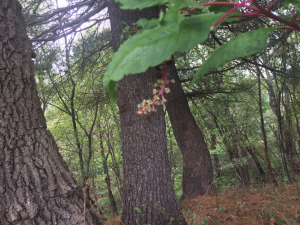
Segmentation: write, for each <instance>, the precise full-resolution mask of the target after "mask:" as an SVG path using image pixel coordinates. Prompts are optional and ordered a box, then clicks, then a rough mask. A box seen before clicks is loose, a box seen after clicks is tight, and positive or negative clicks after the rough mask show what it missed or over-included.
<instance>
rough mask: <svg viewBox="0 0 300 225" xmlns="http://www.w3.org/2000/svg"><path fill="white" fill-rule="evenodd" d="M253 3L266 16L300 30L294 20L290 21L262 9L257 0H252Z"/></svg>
mask: <svg viewBox="0 0 300 225" xmlns="http://www.w3.org/2000/svg"><path fill="white" fill-rule="evenodd" d="M253 4H254V5H255V6H256V7H257V8H258V9H259V10H260V12H261V13H263V14H265V15H266V16H267V17H269V18H272V19H274V20H277V21H279V22H281V23H284V24H285V25H288V26H290V27H293V28H295V29H296V30H300V29H299V25H298V24H296V23H294V22H292V21H290V20H287V19H284V18H282V17H280V16H276V15H275V14H273V13H272V12H270V11H268V10H266V9H264V8H263V7H261V6H260V5H259V3H258V2H257V0H253Z"/></svg>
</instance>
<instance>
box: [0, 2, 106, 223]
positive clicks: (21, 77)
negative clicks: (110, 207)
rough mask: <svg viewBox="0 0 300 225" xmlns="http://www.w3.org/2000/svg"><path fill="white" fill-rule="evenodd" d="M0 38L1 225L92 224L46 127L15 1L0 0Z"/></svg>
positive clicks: (17, 4) (27, 46) (20, 15)
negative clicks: (84, 214) (84, 213)
mask: <svg viewBox="0 0 300 225" xmlns="http://www.w3.org/2000/svg"><path fill="white" fill-rule="evenodd" d="M0 41H1V42H0V53H1V54H0V151H1V152H0V215H1V216H0V224H1V225H8V224H28V225H29V224H39V225H42V224H62V225H63V224H64V225H65V224H70V225H74V224H84V220H85V222H86V224H93V218H92V216H91V213H92V211H89V212H87V213H86V218H85V219H84V216H83V205H84V204H83V200H82V198H80V197H79V196H80V193H81V191H80V192H79V191H78V189H77V185H76V183H75V181H74V179H73V178H72V177H71V175H70V173H69V171H68V169H67V165H66V164H65V162H64V161H63V159H62V157H61V155H60V154H59V152H58V148H57V145H56V143H55V141H54V139H53V137H52V135H51V134H50V132H49V131H47V129H46V121H45V118H44V115H43V111H42V109H41V106H40V101H39V98H38V94H37V86H36V83H35V78H34V74H33V63H32V61H31V57H30V55H31V46H30V41H29V39H28V37H27V34H26V31H25V27H24V21H23V18H22V12H21V5H20V4H19V3H18V1H17V0H2V1H0ZM94 218H95V219H97V217H94ZM97 224H101V221H100V219H97Z"/></svg>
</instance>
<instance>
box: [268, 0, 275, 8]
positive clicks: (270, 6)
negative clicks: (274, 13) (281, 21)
mask: <svg viewBox="0 0 300 225" xmlns="http://www.w3.org/2000/svg"><path fill="white" fill-rule="evenodd" d="M276 2H277V0H275V1H274V2H272V3H271V4H270V5H269V6H267V8H268V10H271V8H272V6H273V5H274V4H275V3H276Z"/></svg>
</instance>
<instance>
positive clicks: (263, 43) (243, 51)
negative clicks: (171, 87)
mask: <svg viewBox="0 0 300 225" xmlns="http://www.w3.org/2000/svg"><path fill="white" fill-rule="evenodd" d="M280 28H282V27H268V28H260V29H257V30H253V31H249V32H247V33H244V34H242V35H240V36H238V37H236V38H233V39H231V40H230V41H229V42H227V43H226V44H224V45H222V46H220V47H218V48H217V49H216V50H214V51H213V52H212V53H211V54H210V55H209V57H208V58H207V60H206V61H204V62H203V64H202V66H201V68H200V69H198V71H197V73H196V75H195V76H194V78H193V80H192V82H191V84H194V83H196V82H197V81H198V80H199V79H200V78H201V77H202V76H203V75H204V74H205V73H206V72H207V71H208V70H209V69H211V68H217V67H219V66H221V65H223V64H225V63H226V62H228V61H231V60H233V59H237V58H241V57H245V56H249V55H253V54H257V53H260V52H261V51H263V50H265V49H266V48H267V47H268V42H267V38H268V36H269V35H270V33H271V32H272V31H274V30H277V29H280Z"/></svg>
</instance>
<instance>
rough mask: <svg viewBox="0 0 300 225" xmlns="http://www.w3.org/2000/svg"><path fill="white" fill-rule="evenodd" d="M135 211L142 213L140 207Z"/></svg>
mask: <svg viewBox="0 0 300 225" xmlns="http://www.w3.org/2000/svg"><path fill="white" fill-rule="evenodd" d="M134 210H135V211H138V212H139V213H142V210H141V209H140V208H138V207H135V208H134Z"/></svg>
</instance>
